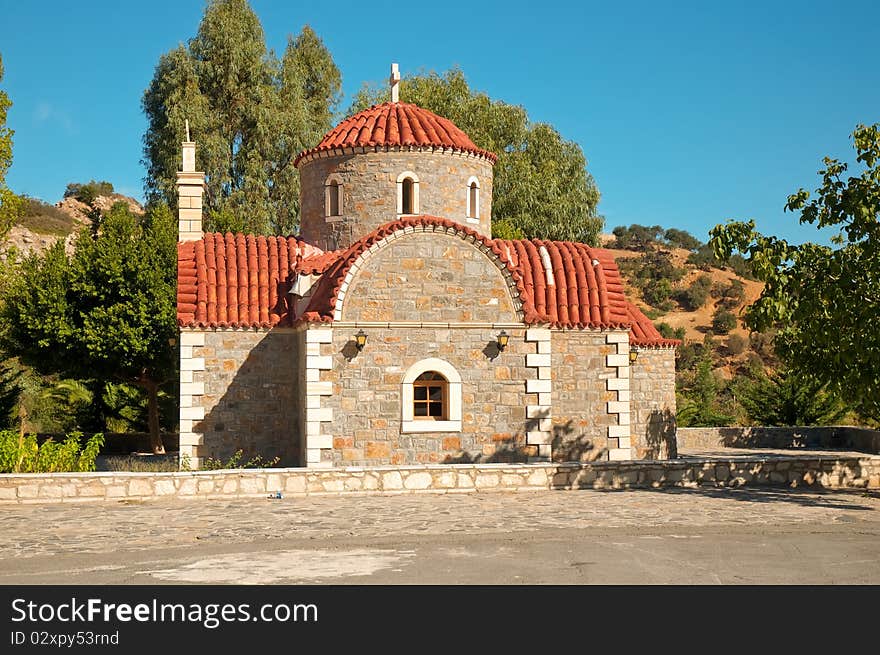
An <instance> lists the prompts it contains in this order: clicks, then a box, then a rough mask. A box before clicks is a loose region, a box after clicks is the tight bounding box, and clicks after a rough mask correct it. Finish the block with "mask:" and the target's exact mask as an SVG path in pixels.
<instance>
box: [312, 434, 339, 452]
mask: <svg viewBox="0 0 880 655" xmlns="http://www.w3.org/2000/svg"><path fill="white" fill-rule="evenodd" d="M332 447H333V435H330V434H314V435H310V436H309V437H308V439H306V448H307V449H309V450H312V449H314V448H332Z"/></svg>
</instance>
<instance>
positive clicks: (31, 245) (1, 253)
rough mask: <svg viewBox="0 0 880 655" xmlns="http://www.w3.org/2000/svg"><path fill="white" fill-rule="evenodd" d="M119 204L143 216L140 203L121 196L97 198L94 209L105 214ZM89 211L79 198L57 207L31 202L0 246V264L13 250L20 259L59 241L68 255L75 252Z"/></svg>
mask: <svg viewBox="0 0 880 655" xmlns="http://www.w3.org/2000/svg"><path fill="white" fill-rule="evenodd" d="M120 201H121V202H124V203H126V204H127V205H128V206H129V208H130V209H131V211H132V212H134V213H136V214H143V213H144V208H143V207H142V206H141V204H140V203H139V202H138V201H137V200H135V199H134V198H131V197H129V196H124V195H121V194H119V193H112V194H110V195H107V196H97V197H96V198H95V200H94V206H95V207H96V208H97V209H98V210H100V211H101V212H106V211H107V210H109V209H110V207H112V206H113V204H114V203H117V202H120ZM89 209H90V208H89V205H87V204H85V203H84V202H81V201H79V200H77V199H76V198H64V199H63V200H61V201H59V202H57V203H55V204H54V205H49V204H47V203H44V202H42V201H40V200H37V199H35V198H29V199H28V204H27V209H26V211H25V216H24V218H22V220H21V221H19V224H18V225H14V226H13V227H12V229H11V230H10V231H9V234H8V235H7V236H6V238H5V239H4V240H3V242H2V243H0V261H6V259H7V258H8V257H9V252H10V250H11V249H12V248H13V247H14V248H15V251H16V254H17V257H18V258H19V259H21V258H23V257H26V256H27V255H28V254H30V253H32V252H37V253H40V252H43V251H45V250H47V249H48V248H50V247H51V246H52V245H53V244H54V243H55V242H56V241H58V240H63V241H64V243H65V250H67V252H68V253H69V252H72V250H73V239H74V237H75V236H76V233H77V232H78V231H79V230H80V228H82V227H84V226H87V225H90V224H91V220H90V219H89V216H88V214H89Z"/></svg>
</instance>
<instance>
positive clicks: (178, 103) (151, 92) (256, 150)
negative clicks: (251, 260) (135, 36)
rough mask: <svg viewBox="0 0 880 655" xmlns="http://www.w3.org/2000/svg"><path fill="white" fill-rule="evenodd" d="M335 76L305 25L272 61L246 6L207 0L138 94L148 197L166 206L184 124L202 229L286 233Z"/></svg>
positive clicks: (331, 101)
mask: <svg viewBox="0 0 880 655" xmlns="http://www.w3.org/2000/svg"><path fill="white" fill-rule="evenodd" d="M340 86H341V85H340V75H339V71H338V69H337V68H336V66H335V64H334V63H333V59H332V57H331V56H330V53H329V52H328V51H327V50H326V48H324V46H323V44H322V43H321V41H320V39H319V38H318V37H317V36H316V35H315V33H314V32H313V31H312V30H311V29H310V28H308V27H306V28H304V29H303V31H302V33H301V34H300V35H299V37H298V38H297V39H296V40H293V39H290V40H289V41H288V45H287V49H286V51H285V53H284V55H283V57H282V58H281V60H280V61H279V60H278V59H277V58H276V57H275V56H274V54H272V53H270V52H268V51H267V49H266V43H265V36H264V34H263V29H262V26H261V25H260V22H259V20H258V18H257V16H256V15H255V14H254V12H253V11H252V10H251V8H250V7H249V6H248V3H247V2H246V0H212V1H211V2H210V4H209V5H208V7H207V8H206V10H205V14H204V16H203V18H202V21H201V23H200V25H199V30H198V33H197V35H196V36H195V37H194V38H193V39H192V40H191V41H190V42H189V44H188V45H187V46H184V45H180V46H178V47H177V48H175V49H174V50H171V51H170V52H167V53H165V54H164V55H162V56H161V57H160V58H159V62H158V64H157V66H156V70H155V73H154V75H153V79H152V81H151V82H150V85H149V86H148V88H147V90H146V91H145V93H144V97H143V102H142V105H143V109H144V113H145V114H146V117H147V122H148V126H147V131H146V133H145V135H144V160H143V163H144V165H145V166H146V168H147V177H146V191H147V195H148V197H149V198H150V199H152V200H164V201H165V202H167V203H168V204H169V205H172V206H173V205H174V204H175V203H176V189H175V182H176V171H177V169H178V161H179V157H180V142H181V140H182V139H183V138H184V136H185V127H184V126H185V121H189V125H190V129H191V137H192V138H193V139H194V140H196V141H197V142H198V146H199V147H198V152H197V155H196V156H197V166H198V168H199V169H201V170H204V171H205V177H206V188H205V197H204V203H205V205H204V208H205V215H206V219H205V226H206V228H207V229H217V230H225V229H234V230H242V231H248V232H254V233H263V234H271V233H284V234H287V233H290V232H292V231H294V230H295V228H296V226H297V225H298V221H299V176H298V174H297V171H296V169H295V168H294V166H293V160H294V158H295V157H296V155H297V154H298V153H299V152H300V151H302V150H304V149H305V148H306V147H308V146H311V145H314V144H315V143H316V140H317V138H319V136H320V135H321V134H323V133H324V132H325V131H327V130H328V129H329V128H330V127H331V120H332V112H333V109H334V107H335V103H336V102H337V99H338V96H339V89H340Z"/></svg>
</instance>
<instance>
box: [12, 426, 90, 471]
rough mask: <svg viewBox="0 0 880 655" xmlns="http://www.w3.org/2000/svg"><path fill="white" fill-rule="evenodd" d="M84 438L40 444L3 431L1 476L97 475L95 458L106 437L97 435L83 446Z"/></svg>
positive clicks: (74, 435) (32, 438)
mask: <svg viewBox="0 0 880 655" xmlns="http://www.w3.org/2000/svg"><path fill="white" fill-rule="evenodd" d="M81 438H82V434H81V433H79V432H71V433H70V434H69V435H67V437H66V438H65V439H64V441H55V440H54V439H47V440H45V441H43V443H38V441H37V436H36V435H34V434H28V435H25V434H21V433H19V432H16V431H14V430H2V431H0V473H61V472H67V471H73V472H81V471H94V470H95V458H96V457H97V456H98V451H99V450H100V449H101V446H102V445H103V444H104V435H103V434H100V433H99V434H95V435H92V437H91V438H90V439H89V440H88V441H87V442H86V444H85V446H83V445H82V443H81V441H80V440H81Z"/></svg>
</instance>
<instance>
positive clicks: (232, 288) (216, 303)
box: [177, 233, 335, 328]
mask: <svg viewBox="0 0 880 655" xmlns="http://www.w3.org/2000/svg"><path fill="white" fill-rule="evenodd" d="M333 259H335V255H334V254H333V253H324V252H323V251H321V250H320V249H318V248H315V247H314V246H312V245H309V244H307V243H305V242H303V241H301V240H299V239H297V238H294V237H287V238H285V237H263V236H253V235H247V236H245V235H243V234H236V235H232V234H229V233H227V234H225V235H224V234H215V233H207V234H205V235H204V236H203V237H202V240H201V241H188V242H184V243H178V244H177V271H178V272H177V322H178V324H179V325H182V326H186V327H211V328H217V327H221V328H225V327H263V328H268V327H272V326H274V325H278V324H279V323H283V322H289V317H288V306H287V292H288V291H289V290H290V284H291V277H292V276H291V273H292V271H293V270H294V269H296V270H297V272H298V271H302V272H305V273H311V274H319V273H321V272H322V271H323V270H324V267H325V266H326V265H327V264H328V263H329V261H332V260H333Z"/></svg>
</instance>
